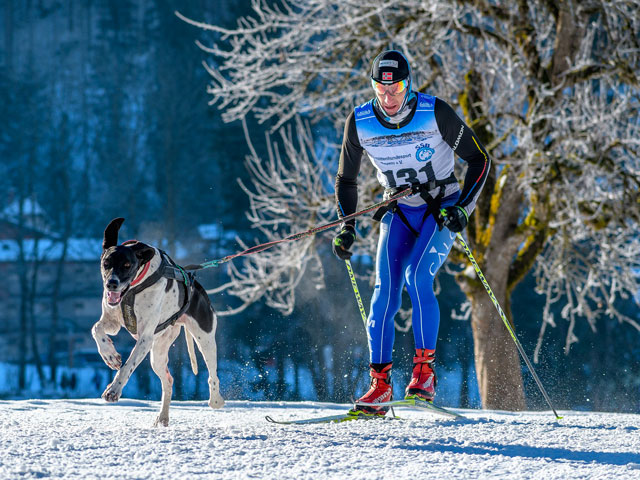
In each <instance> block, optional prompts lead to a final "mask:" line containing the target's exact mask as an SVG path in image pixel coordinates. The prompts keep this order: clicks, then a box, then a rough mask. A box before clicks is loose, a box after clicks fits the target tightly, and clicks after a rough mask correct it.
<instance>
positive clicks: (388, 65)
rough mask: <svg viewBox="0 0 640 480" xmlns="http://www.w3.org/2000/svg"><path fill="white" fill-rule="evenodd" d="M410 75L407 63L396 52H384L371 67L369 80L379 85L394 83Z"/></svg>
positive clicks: (400, 54) (401, 55) (402, 56)
mask: <svg viewBox="0 0 640 480" xmlns="http://www.w3.org/2000/svg"><path fill="white" fill-rule="evenodd" d="M410 73H411V70H410V69H409V62H407V59H406V58H405V57H404V55H403V54H402V53H400V52H398V51H397V50H386V51H384V52H382V53H381V54H380V55H378V56H377V57H376V58H375V60H374V61H373V65H371V78H372V79H374V80H375V81H376V82H379V83H385V84H390V83H396V82H399V81H400V80H404V79H405V78H407V77H408V76H409V75H410Z"/></svg>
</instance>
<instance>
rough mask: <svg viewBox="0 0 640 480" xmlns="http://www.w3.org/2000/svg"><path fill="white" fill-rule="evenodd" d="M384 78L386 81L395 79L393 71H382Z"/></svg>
mask: <svg viewBox="0 0 640 480" xmlns="http://www.w3.org/2000/svg"><path fill="white" fill-rule="evenodd" d="M382 80H385V81H387V80H388V81H391V80H393V73H392V72H382Z"/></svg>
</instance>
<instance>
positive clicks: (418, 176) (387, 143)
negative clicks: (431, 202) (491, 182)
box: [354, 93, 460, 206]
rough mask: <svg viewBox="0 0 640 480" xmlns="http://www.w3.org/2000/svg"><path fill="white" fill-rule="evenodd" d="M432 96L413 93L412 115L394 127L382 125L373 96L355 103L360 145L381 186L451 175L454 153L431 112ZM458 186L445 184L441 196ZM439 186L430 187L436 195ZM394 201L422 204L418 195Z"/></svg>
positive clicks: (424, 181)
mask: <svg viewBox="0 0 640 480" xmlns="http://www.w3.org/2000/svg"><path fill="white" fill-rule="evenodd" d="M435 100H436V97H433V96H431V95H427V94H424V93H418V94H417V105H416V109H415V112H414V114H413V118H412V119H411V120H410V121H409V122H408V123H407V124H406V125H404V126H401V127H400V128H398V129H394V130H392V129H389V128H387V127H385V126H383V125H382V124H381V123H380V121H379V120H378V119H377V118H376V115H375V113H374V111H373V108H374V106H373V100H370V101H368V102H367V103H365V104H363V105H360V106H359V107H356V109H355V112H354V113H355V124H356V130H357V134H358V139H359V141H360V145H361V146H362V148H364V150H365V151H366V152H367V155H368V156H369V159H370V160H371V163H372V164H373V166H374V167H375V168H376V170H377V177H378V181H379V182H380V184H381V185H382V186H384V187H385V188H395V187H400V186H404V185H409V184H415V183H427V182H428V181H433V180H444V179H446V178H448V177H449V176H451V174H452V173H453V167H454V155H453V150H452V149H451V147H450V146H449V145H448V144H447V142H445V140H444V139H443V137H442V135H441V134H440V130H439V129H438V125H437V123H436V118H435V115H434V106H435ZM459 189H460V187H459V186H458V184H457V183H453V184H449V185H447V186H446V190H445V196H449V195H451V194H453V193H455V192H457V191H458V190H459ZM438 192H439V188H437V189H435V190H433V191H432V192H430V193H431V195H432V196H435V195H437V193H438ZM398 203H402V204H406V205H412V206H417V205H422V204H424V200H423V199H422V198H421V197H420V195H418V194H416V195H412V196H409V197H405V198H402V199H400V200H399V201H398Z"/></svg>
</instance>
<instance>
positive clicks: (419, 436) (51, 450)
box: [0, 399, 640, 480]
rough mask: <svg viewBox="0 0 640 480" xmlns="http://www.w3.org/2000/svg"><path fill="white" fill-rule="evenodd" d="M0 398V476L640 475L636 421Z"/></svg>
mask: <svg viewBox="0 0 640 480" xmlns="http://www.w3.org/2000/svg"><path fill="white" fill-rule="evenodd" d="M159 406H160V405H159V402H155V401H153V402H152V401H141V400H127V399H124V400H121V401H120V402H119V403H117V404H107V403H104V402H103V401H102V400H99V399H86V400H21V401H0V425H2V428H1V429H0V451H1V452H2V454H1V455H0V478H1V479H22V478H65V479H93V478H95V479H98V478H100V479H176V478H216V479H217V478H221V479H236V478H237V479H245V478H259V479H263V478H265V479H289V478H291V479H294V478H295V479H305V478H310V479H334V478H335V479H366V480H374V479H395V478H398V479H410V478H433V479H447V480H448V479H456V478H460V479H472V478H509V479H512V478H527V479H528V478H533V479H545V480H546V479H569V478H570V479H580V478H590V479H591V478H594V479H595V478H597V479H609V478H610V479H627V478H629V479H640V431H639V430H640V429H639V427H638V425H640V415H631V414H615V413H585V412H559V413H560V414H561V415H564V416H565V417H564V419H563V420H560V421H556V420H555V417H554V415H553V414H552V413H551V412H524V413H511V412H497V411H485V410H456V411H457V412H459V413H462V414H464V415H465V416H466V417H467V418H466V419H462V420H450V419H447V418H443V417H439V416H434V415H433V414H430V413H428V412H423V411H415V410H409V409H401V408H397V409H396V414H397V415H398V416H400V417H402V418H403V420H404V421H393V422H392V421H384V420H381V421H351V422H345V423H342V424H316V425H274V424H270V423H268V422H267V421H266V420H265V419H264V417H265V415H270V416H272V417H274V418H277V419H293V418H307V417H313V416H325V415H331V414H337V413H343V412H344V411H345V410H347V409H348V408H349V405H337V404H331V403H317V402H300V403H294V402H282V403H280V402H243V401H229V402H227V404H226V405H225V407H224V408H223V409H220V410H212V409H210V408H209V407H208V406H207V404H206V402H173V403H172V405H171V410H170V425H169V427H166V428H164V427H158V428H156V427H153V421H154V420H155V418H156V416H157V413H158V410H159Z"/></svg>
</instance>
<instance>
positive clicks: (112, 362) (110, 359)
mask: <svg viewBox="0 0 640 480" xmlns="http://www.w3.org/2000/svg"><path fill="white" fill-rule="evenodd" d="M98 353H99V354H100V356H101V357H102V360H103V361H104V363H105V364H106V365H107V367H109V368H110V369H111V370H120V367H121V366H122V357H121V356H120V354H119V353H118V352H117V351H116V349H115V347H114V346H113V342H112V341H111V339H110V338H105V339H104V340H103V341H102V344H100V343H98Z"/></svg>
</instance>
